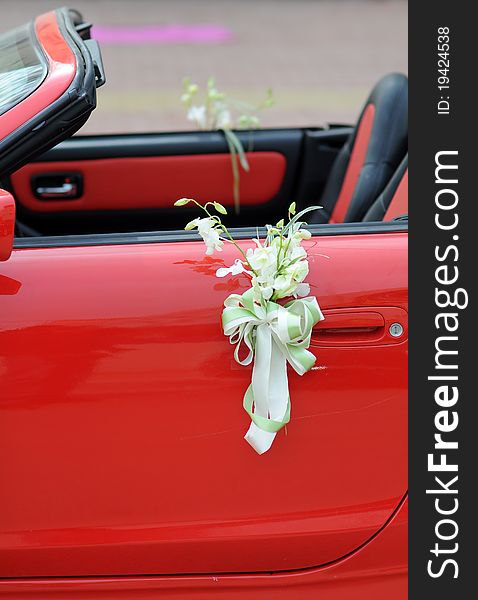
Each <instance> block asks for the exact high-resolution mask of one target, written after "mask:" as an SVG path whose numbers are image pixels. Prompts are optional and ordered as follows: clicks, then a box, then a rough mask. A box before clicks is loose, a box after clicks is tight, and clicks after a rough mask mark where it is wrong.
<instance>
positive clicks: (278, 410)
mask: <svg viewBox="0 0 478 600" xmlns="http://www.w3.org/2000/svg"><path fill="white" fill-rule="evenodd" d="M224 307H225V308H224V310H223V313H222V326H223V329H224V334H225V335H227V336H229V341H230V343H231V344H234V345H236V348H235V350H234V358H235V359H236V361H237V362H238V363H239V364H240V365H244V366H246V365H249V364H251V362H252V361H253V360H254V366H253V369H252V382H251V384H250V385H249V387H248V388H247V391H246V393H245V395H244V402H243V404H244V408H245V410H246V411H247V413H248V414H249V416H250V417H251V421H252V422H251V425H250V427H249V429H248V431H247V433H246V435H245V436H244V439H245V440H246V441H247V442H249V444H250V445H251V446H252V447H253V448H254V450H255V451H256V452H257V453H258V454H263V453H264V452H266V451H267V450H269V448H270V447H271V445H272V442H273V441H274V438H275V435H276V433H277V432H278V431H279V429H281V428H282V427H283V426H284V425H286V424H287V423H288V422H289V419H290V398H289V383H288V379H287V363H289V364H290V365H291V366H292V368H293V369H294V371H296V373H298V374H299V375H303V374H304V373H306V372H307V371H308V370H309V369H311V368H312V367H313V365H314V363H315V356H314V355H313V354H312V352H309V351H308V350H307V348H308V347H309V345H310V336H311V333H312V328H313V327H314V325H315V324H316V323H318V322H319V321H322V320H323V319H324V316H323V314H322V312H321V310H320V307H319V304H318V302H317V299H316V298H314V297H312V296H309V297H307V298H302V299H300V300H292V301H291V302H288V303H287V304H286V305H284V306H282V305H280V304H277V303H276V302H273V301H268V302H266V303H265V304H264V305H262V304H258V303H257V302H255V301H254V290H253V289H252V288H251V289H249V290H247V291H246V292H244V294H242V295H239V294H231V295H230V296H228V297H227V298H226V300H225V301H224ZM243 344H245V346H246V347H247V348H248V353H247V356H246V357H245V358H243V359H241V358H240V356H239V353H240V351H241V346H242V345H243Z"/></svg>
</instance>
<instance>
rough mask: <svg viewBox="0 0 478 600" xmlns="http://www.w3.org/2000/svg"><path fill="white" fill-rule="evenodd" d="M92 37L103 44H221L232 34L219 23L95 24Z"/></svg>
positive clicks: (231, 36) (227, 40)
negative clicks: (160, 24)
mask: <svg viewBox="0 0 478 600" xmlns="http://www.w3.org/2000/svg"><path fill="white" fill-rule="evenodd" d="M93 37H94V38H95V39H97V40H98V41H99V42H101V43H103V44H222V43H225V42H229V41H231V40H232V39H233V34H232V31H231V30H230V29H227V28H226V27H222V26H220V25H164V26H145V27H96V26H95V27H94V28H93Z"/></svg>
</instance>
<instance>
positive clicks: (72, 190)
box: [35, 183, 78, 198]
mask: <svg viewBox="0 0 478 600" xmlns="http://www.w3.org/2000/svg"><path fill="white" fill-rule="evenodd" d="M35 191H36V193H37V194H38V196H41V197H42V198H71V197H76V194H77V192H78V188H77V186H76V184H74V183H63V184H62V185H59V186H54V187H37V188H36V190H35Z"/></svg>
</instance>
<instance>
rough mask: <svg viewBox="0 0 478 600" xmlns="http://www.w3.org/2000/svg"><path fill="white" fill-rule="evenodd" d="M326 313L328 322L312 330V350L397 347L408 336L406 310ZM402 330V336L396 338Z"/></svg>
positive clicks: (369, 309)
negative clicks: (338, 347)
mask: <svg viewBox="0 0 478 600" xmlns="http://www.w3.org/2000/svg"><path fill="white" fill-rule="evenodd" d="M323 313H324V317H325V319H324V320H323V321H320V322H319V323H318V324H317V325H316V326H315V327H314V329H313V330H312V337H311V345H312V346H363V345H377V344H397V343H400V342H403V341H404V340H405V339H407V336H408V328H407V312H406V311H405V310H404V309H403V308H399V307H394V306H385V307H363V308H361V307H360V308H342V309H340V308H337V309H328V310H324V311H323ZM397 324H399V325H400V326H401V327H400V328H397V327H396V325H397ZM392 326H395V327H393V328H392ZM400 330H401V334H400V335H396V332H397V331H400Z"/></svg>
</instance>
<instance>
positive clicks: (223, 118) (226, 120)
mask: <svg viewBox="0 0 478 600" xmlns="http://www.w3.org/2000/svg"><path fill="white" fill-rule="evenodd" d="M216 126H217V128H218V129H230V128H231V127H232V119H231V113H230V112H229V111H228V110H227V109H221V110H219V111H218V114H217V120H216Z"/></svg>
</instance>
